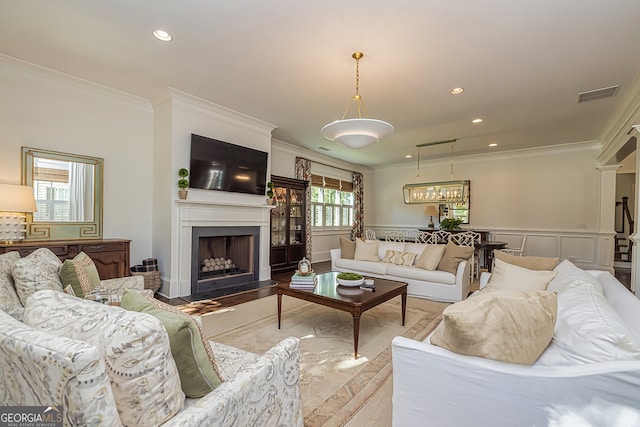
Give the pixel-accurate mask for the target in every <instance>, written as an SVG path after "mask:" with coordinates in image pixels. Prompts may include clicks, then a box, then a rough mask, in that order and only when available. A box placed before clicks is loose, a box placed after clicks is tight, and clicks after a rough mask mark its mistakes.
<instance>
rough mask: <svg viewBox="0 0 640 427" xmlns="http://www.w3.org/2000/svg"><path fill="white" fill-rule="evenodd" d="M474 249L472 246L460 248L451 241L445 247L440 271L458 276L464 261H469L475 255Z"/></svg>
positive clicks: (439, 265)
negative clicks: (459, 267)
mask: <svg viewBox="0 0 640 427" xmlns="http://www.w3.org/2000/svg"><path fill="white" fill-rule="evenodd" d="M473 250H474V249H473V248H472V247H471V246H458V245H456V244H455V243H453V242H451V241H449V243H447V244H446V245H445V247H444V255H442V259H441V260H440V262H439V263H438V267H437V269H438V270H441V271H447V272H449V273H451V274H456V272H457V271H458V264H460V263H461V262H462V261H468V260H469V259H471V256H472V255H473Z"/></svg>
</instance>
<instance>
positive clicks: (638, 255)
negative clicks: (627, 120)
mask: <svg viewBox="0 0 640 427" xmlns="http://www.w3.org/2000/svg"><path fill="white" fill-rule="evenodd" d="M629 137H635V138H636V180H635V193H636V194H635V206H634V209H633V222H634V230H633V235H631V236H629V240H631V241H632V242H633V247H632V255H631V261H632V262H631V292H633V293H634V294H636V296H639V295H638V292H637V290H638V289H640V271H638V268H640V245H639V244H638V243H640V233H639V232H638V231H639V230H638V227H639V226H640V222H638V197H640V156H639V155H638V144H637V140H638V139H640V125H636V126H633V129H632V131H631V132H630V133H629Z"/></svg>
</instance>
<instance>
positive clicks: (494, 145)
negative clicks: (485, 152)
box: [489, 142, 498, 147]
mask: <svg viewBox="0 0 640 427" xmlns="http://www.w3.org/2000/svg"><path fill="white" fill-rule="evenodd" d="M497 146H498V144H496V143H495V142H492V143H491V144H489V147H497Z"/></svg>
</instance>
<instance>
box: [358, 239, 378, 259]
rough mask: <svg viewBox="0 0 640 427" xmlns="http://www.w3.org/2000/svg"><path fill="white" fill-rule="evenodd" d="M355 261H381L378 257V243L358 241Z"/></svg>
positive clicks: (375, 241)
mask: <svg viewBox="0 0 640 427" xmlns="http://www.w3.org/2000/svg"><path fill="white" fill-rule="evenodd" d="M353 259H358V260H360V261H380V258H379V257H378V241H377V240H374V241H371V242H365V241H364V240H362V239H357V240H356V251H355V253H354V254H353Z"/></svg>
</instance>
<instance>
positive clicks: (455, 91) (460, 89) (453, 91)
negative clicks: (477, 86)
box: [449, 87, 464, 95]
mask: <svg viewBox="0 0 640 427" xmlns="http://www.w3.org/2000/svg"><path fill="white" fill-rule="evenodd" d="M462 92H464V88H463V87H454V88H453V89H451V90H450V91H449V93H450V94H451V95H459V94H461V93H462Z"/></svg>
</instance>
